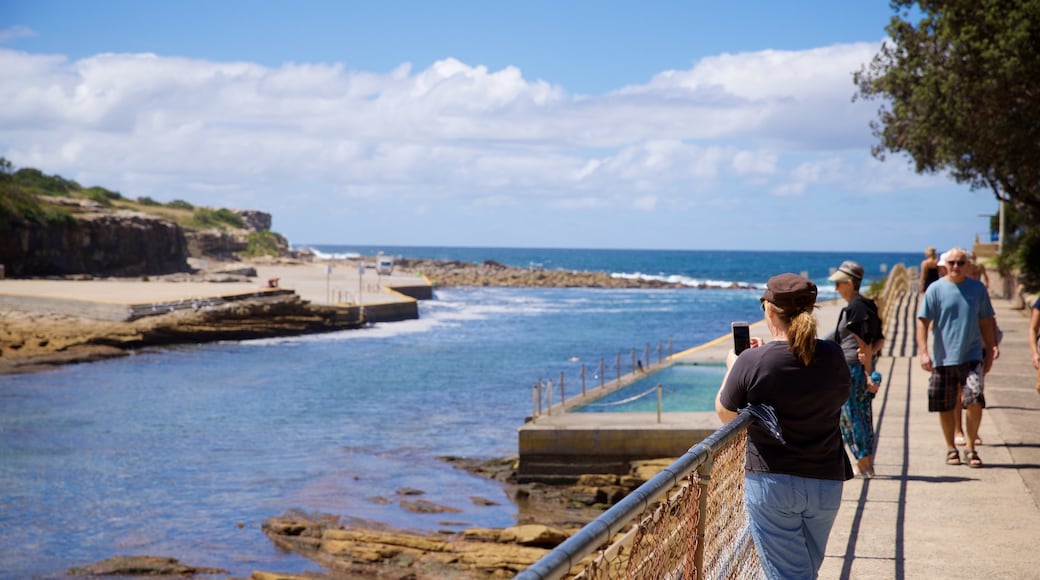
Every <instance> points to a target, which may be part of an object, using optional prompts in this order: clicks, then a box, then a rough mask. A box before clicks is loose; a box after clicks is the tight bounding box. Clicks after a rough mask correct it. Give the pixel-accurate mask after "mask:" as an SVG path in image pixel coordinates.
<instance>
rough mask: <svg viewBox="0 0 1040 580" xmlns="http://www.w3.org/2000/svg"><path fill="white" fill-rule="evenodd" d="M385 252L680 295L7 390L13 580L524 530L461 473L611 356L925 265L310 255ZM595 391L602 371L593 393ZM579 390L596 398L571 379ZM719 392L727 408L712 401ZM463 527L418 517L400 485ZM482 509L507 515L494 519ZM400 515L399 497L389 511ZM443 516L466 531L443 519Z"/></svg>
mask: <svg viewBox="0 0 1040 580" xmlns="http://www.w3.org/2000/svg"><path fill="white" fill-rule="evenodd" d="M309 247H311V248H312V249H314V250H315V251H317V252H319V253H320V254H321V255H327V256H334V255H335V256H343V255H365V256H369V255H375V254H376V253H377V252H378V251H382V252H384V253H386V254H388V255H393V256H405V257H412V258H436V259H445V260H460V261H465V262H477V263H479V262H482V261H484V260H494V261H497V262H500V263H503V264H508V265H513V266H521V267H532V266H536V267H543V268H549V269H567V270H591V271H606V272H611V273H613V274H615V275H618V276H630V277H652V278H660V279H667V280H673V281H680V282H683V283H685V284H688V285H690V286H691V288H683V289H664V290H662V289H653V290H650V289H646V290H643V289H625V290H618V289H558V288H438V289H436V291H435V299H434V300H430V301H424V302H422V303H421V304H420V307H419V313H420V317H419V319H418V320H410V321H403V322H395V323H386V324H377V325H373V326H370V327H368V328H365V329H361V330H352V331H342V332H335V333H328V334H322V335H314V336H308V337H300V338H291V339H288V338H287V339H270V340H257V341H245V342H225V343H216V344H205V345H189V346H182V347H176V348H165V349H149V350H143V351H140V352H138V353H136V354H134V355H132V356H129V357H124V358H120V359H115V360H108V361H102V362H96V363H89V364H81V365H74V366H68V367H65V368H61V369H58V370H54V371H48V372H44V373H37V374H29V375H9V376H0V402H2V403H0V577H2V578H25V577H33V576H38V577H46V576H50V575H58V574H60V573H62V572H63V571H64V570H66V569H67V568H69V567H72V566H79V565H85V564H89V563H93V562H96V561H99V560H102V559H104V558H108V557H111V556H115V555H125V554H137V555H145V554H147V555H158V556H169V557H174V558H178V559H180V560H181V561H182V562H185V563H188V564H192V565H197V566H211V567H219V568H224V569H227V570H229V571H230V572H231V573H232V574H234V575H237V576H248V575H249V574H250V573H251V572H252V571H253V570H261V569H262V570H273V571H281V572H295V573H299V572H303V571H307V570H315V571H317V570H320V568H319V567H318V566H317V565H315V564H312V563H310V562H309V561H308V560H306V559H305V558H302V557H300V556H295V555H292V554H287V553H284V552H282V551H281V550H279V549H277V548H275V547H274V546H273V545H272V544H271V542H270V541H269V540H268V539H267V538H266V537H265V536H264V535H263V533H262V532H261V530H260V524H261V523H262V522H263V520H264V519H266V518H268V517H271V516H278V515H282V514H284V513H286V512H287V511H289V510H301V511H304V512H308V513H328V514H334V515H339V516H342V517H344V518H359V519H363V520H370V521H376V522H380V523H385V524H389V525H392V526H396V527H400V528H405V529H413V530H438V529H452V530H461V529H463V528H465V527H504V526H508V525H511V524H512V523H513V521H514V517H515V514H516V508H515V506H514V505H513V504H512V503H511V502H510V500H509V498H508V497H506V496H505V494H504V493H503V492H502V491H501V489H500V488H499V486H498V485H497V484H495V483H492V482H489V481H486V480H484V479H482V478H479V477H474V476H471V475H469V474H467V473H465V472H462V471H459V470H456V469H454V468H452V467H451V466H449V465H448V464H447V463H445V462H444V461H442V460H441V459H439V458H440V457H443V456H462V457H471V458H496V457H506V456H512V455H515V454H516V444H517V429H518V428H519V427H520V426H521V425H522V424H523V422H524V418H525V417H526V416H528V415H530V414H531V410H532V387H533V385H534V384H535V383H536V382H537V381H539V380H543V379H553V380H555V379H556V378H557V377H558V376H559V374H560V373H561V372H564V373H565V375H566V376H567V377H568V378H567V381H568V382H570V381H572V380H574V381H576V380H577V377H578V376H579V375H578V373H579V369H580V366H581V364H583V363H584V364H586V365H587V367H588V371H587V372H590V373H591V372H592V369H593V368H594V367H598V364H599V360H600V359H601V358H602V359H606V361H607V364H608V368H610V366H611V361H613V360H615V357H616V356H617V355H618V354H621V356H622V360H623V361H627V357H628V356H629V353H630V352H631V351H632V350H633V349H636V350H637V351H638V352H639V353H643V352H644V351H645V348H646V347H647V346H648V345H649V346H650V348H651V349H652V351H653V352H654V355H653V358H654V359H655V360H656V352H657V348H658V346H659V345H664V348H665V349H666V352H667V348H668V346H669V345H670V346H671V348H672V349H673V350H674V352H679V351H681V350H684V349H686V348H690V347H693V346H696V345H698V344H702V343H704V342H707V341H709V340H712V339H714V338H716V337H718V336H720V335H723V334H726V333H728V332H729V324H730V322H731V321H733V320H749V321H755V320H758V319H759V318H760V317H761V310H760V309H759V302H758V297H759V295H760V294H761V292H760V291H758V290H748V289H743V290H734V289H730V288H729V287H730V286H731V285H733V283H739V284H741V285H750V286H754V287H761V286H762V285H764V283H765V281H766V280H767V279H768V277H769V276H771V275H773V274H776V273H780V272H784V271H792V272H800V273H805V274H806V275H808V276H809V277H810V278H812V279H814V280H815V281H816V282H817V283H818V284H819V285H820V289H821V299H828V298H833V297H835V296H836V295H835V294H834V291H833V285H832V284H831V283H829V282H827V280H826V278H827V276H828V275H829V273H830V269H831V268H834V267H836V266H838V265H839V264H840V263H841V262H842V260H845V259H855V260H857V261H859V262H860V263H861V264H863V266H864V268H865V270H866V272H867V278H868V281H869V279H871V278H875V279H877V278H882V277H883V276H884V274H885V272H886V271H887V270H888V269H890V268H891V267H892V266H894V265H895V264H898V263H904V264H907V265H916V264H917V263H918V262H919V261H920V258H921V256H920V255H919V254H918V253H829V252H727V251H664V250H578V249H520V248H436V247H400V246H356V245H313V246H309ZM590 377H591V375H590ZM570 384H572V385H573V384H577V383H570ZM712 395H713V393H712ZM404 487H409V488H414V489H419V490H423V491H424V492H425V495H424V496H423V498H424V499H426V500H429V501H431V502H433V503H436V504H440V505H445V506H451V507H455V508H457V509H459V510H461V513H456V514H446V515H448V516H450V517H445V514H439V515H438V514H414V513H411V512H408V511H406V510H404V509H402V508H400V507H399V506H398V505H397V503H396V501H395V493H396V491H397V490H398V489H400V488H404ZM471 497H481V498H485V499H490V500H492V501H493V502H495V503H496V504H497V505H490V506H487V505H479V506H478V505H475V503H474V502H473V501H472V500H471ZM381 498H382V499H389V500H391V501H388V502H387V501H382V499H381ZM445 520H450V522H446V521H445Z"/></svg>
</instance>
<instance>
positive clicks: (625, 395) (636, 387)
mask: <svg viewBox="0 0 1040 580" xmlns="http://www.w3.org/2000/svg"><path fill="white" fill-rule="evenodd" d="M725 374H726V367H725V366H724V365H722V364H717V365H715V364H711V365H708V364H675V365H672V366H670V367H668V368H665V369H662V370H660V371H657V372H653V373H649V374H648V375H647V376H645V377H643V378H642V379H639V380H638V381H635V382H633V383H632V384H630V385H626V386H625V387H624V388H622V389H619V390H617V391H614V392H613V393H610V394H609V395H606V396H604V397H602V398H600V399H598V400H596V401H595V402H593V403H590V404H588V405H583V406H581V407H578V408H576V409H574V411H573V412H575V413H656V412H657V388H656V387H657V386H658V385H660V386H661V411H662V412H664V413H687V412H699V411H703V412H709V411H710V412H714V411H715V393H716V392H718V390H719V385H720V384H721V383H722V377H723V375H725Z"/></svg>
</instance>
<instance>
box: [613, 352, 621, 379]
mask: <svg viewBox="0 0 1040 580" xmlns="http://www.w3.org/2000/svg"><path fill="white" fill-rule="evenodd" d="M614 368H615V369H617V384H619V385H620V384H621V353H620V352H619V353H617V361H616V362H615V363H614Z"/></svg>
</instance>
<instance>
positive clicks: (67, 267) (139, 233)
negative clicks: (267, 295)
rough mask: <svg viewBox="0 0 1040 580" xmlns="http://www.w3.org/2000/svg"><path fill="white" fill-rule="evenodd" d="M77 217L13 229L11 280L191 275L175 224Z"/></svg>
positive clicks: (6, 252) (7, 244)
mask: <svg viewBox="0 0 1040 580" xmlns="http://www.w3.org/2000/svg"><path fill="white" fill-rule="evenodd" d="M75 217H76V219H75V221H69V222H53V223H47V224H42V225H41V224H13V225H12V226H11V229H10V230H9V231H7V232H4V234H3V236H2V241H0V263H2V264H4V267H5V270H6V274H7V275H8V276H13V277H29V276H68V275H76V274H89V275H92V276H146V275H147V276H157V275H161V274H172V273H176V272H185V271H187V270H188V260H187V259H188V244H187V242H186V241H185V238H184V231H183V230H182V229H181V228H180V226H178V225H177V224H175V223H174V222H172V221H169V220H165V219H162V218H158V217H154V216H150V215H147V214H143V213H137V212H131V211H116V212H103V211H88V212H83V213H80V214H77V215H76V216H75Z"/></svg>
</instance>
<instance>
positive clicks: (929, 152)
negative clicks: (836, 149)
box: [854, 0, 1040, 223]
mask: <svg viewBox="0 0 1040 580" xmlns="http://www.w3.org/2000/svg"><path fill="white" fill-rule="evenodd" d="M889 5H890V6H891V7H892V9H893V11H895V13H896V14H895V16H893V17H892V20H891V21H890V23H889V25H888V26H887V27H886V30H887V31H888V33H889V36H890V37H891V40H890V41H888V42H886V43H885V44H884V45H883V46H882V48H881V50H880V51H879V52H878V54H877V55H875V56H874V59H873V60H872V61H871V63H870V64H869V65H867V66H864V67H863V68H862V69H860V70H859V71H858V72H857V73H856V74H855V76H854V81H855V83H856V85H857V87H858V94H857V98H864V99H877V100H880V101H883V102H882V104H881V106H880V108H879V109H878V118H877V119H876V120H874V121H873V122H871V129H872V130H873V132H874V135H875V136H876V137H877V138H878V139H879V143H878V144H877V145H875V146H874V147H873V154H874V156H875V157H877V158H878V159H884V158H885V157H886V154H888V153H906V154H908V155H909V157H910V158H911V159H912V162H913V164H914V166H915V170H916V171H917V172H918V173H937V172H942V171H949V173H950V175H951V177H953V178H954V179H955V180H956V181H957V182H958V183H964V184H968V185H969V186H970V187H971V189H973V190H979V189H988V190H990V191H992V192H993V194H994V195H995V196H996V198H997V199H998V200H1001V201H1007V202H1009V203H1010V204H1011V205H1012V206H1013V207H1014V208H1015V209H1017V210H1018V211H1019V212H1021V213H1022V214H1023V215H1024V216H1027V217H1028V219H1029V221H1031V222H1032V223H1038V222H1040V0H931V1H929V0H919V1H913V0H891V1H890V2H889ZM914 20H916V22H915V21H914Z"/></svg>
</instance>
